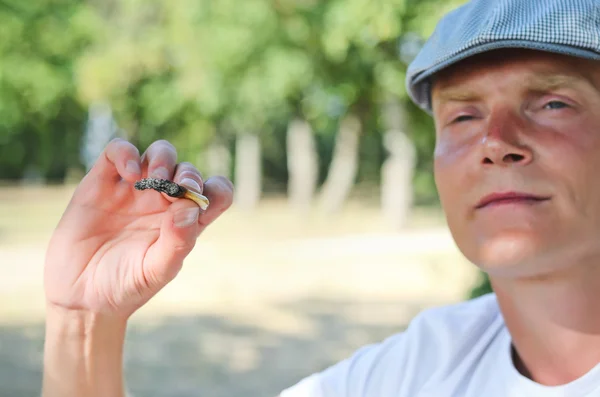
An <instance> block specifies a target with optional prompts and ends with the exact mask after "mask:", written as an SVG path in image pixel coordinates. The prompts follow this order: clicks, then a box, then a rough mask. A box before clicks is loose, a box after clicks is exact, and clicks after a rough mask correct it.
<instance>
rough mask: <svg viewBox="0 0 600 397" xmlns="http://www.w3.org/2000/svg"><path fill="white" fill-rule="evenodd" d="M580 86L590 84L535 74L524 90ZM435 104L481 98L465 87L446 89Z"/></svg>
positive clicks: (570, 77)
mask: <svg viewBox="0 0 600 397" xmlns="http://www.w3.org/2000/svg"><path fill="white" fill-rule="evenodd" d="M582 84H588V85H591V84H592V83H591V82H590V81H589V80H588V79H586V78H584V77H579V76H576V75H571V74H537V75H534V76H532V77H530V78H528V79H527V81H526V82H525V84H524V88H525V89H526V90H527V91H532V92H548V91H553V90H557V89H560V88H572V87H577V86H581V85H582ZM437 97H438V98H437V99H438V100H437V102H439V103H444V102H473V101H476V100H478V99H480V98H481V95H480V94H479V93H477V92H474V91H471V90H469V89H465V87H461V86H457V87H448V88H444V89H441V90H440V91H439V93H438V95H437Z"/></svg>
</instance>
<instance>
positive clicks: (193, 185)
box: [180, 178, 200, 193]
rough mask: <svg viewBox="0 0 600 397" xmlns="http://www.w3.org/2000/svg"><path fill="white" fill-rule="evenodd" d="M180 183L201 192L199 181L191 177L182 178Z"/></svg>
mask: <svg viewBox="0 0 600 397" xmlns="http://www.w3.org/2000/svg"><path fill="white" fill-rule="evenodd" d="M180 185H183V186H185V187H187V188H189V189H191V190H195V191H196V192H198V193H200V185H199V184H198V182H196V181H195V180H193V179H191V178H183V179H182V180H181V183H180Z"/></svg>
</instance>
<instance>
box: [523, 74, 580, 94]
mask: <svg viewBox="0 0 600 397" xmlns="http://www.w3.org/2000/svg"><path fill="white" fill-rule="evenodd" d="M581 84H588V85H589V84H590V82H589V81H588V80H587V79H585V78H583V77H579V76H575V75H570V74H549V75H535V76H533V77H532V78H530V79H528V81H527V83H526V84H525V87H526V88H527V89H528V90H530V91H537V92H545V91H553V90H557V89H560V88H572V87H577V86H581Z"/></svg>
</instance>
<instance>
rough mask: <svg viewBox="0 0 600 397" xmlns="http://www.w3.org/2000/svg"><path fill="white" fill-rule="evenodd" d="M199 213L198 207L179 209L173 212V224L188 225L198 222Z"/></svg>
mask: <svg viewBox="0 0 600 397" xmlns="http://www.w3.org/2000/svg"><path fill="white" fill-rule="evenodd" d="M199 215H200V208H198V207H195V208H187V209H184V210H180V211H178V212H176V213H175V216H174V217H173V224H174V225H175V227H180V228H183V227H188V226H191V225H193V224H194V223H196V222H198V216H199Z"/></svg>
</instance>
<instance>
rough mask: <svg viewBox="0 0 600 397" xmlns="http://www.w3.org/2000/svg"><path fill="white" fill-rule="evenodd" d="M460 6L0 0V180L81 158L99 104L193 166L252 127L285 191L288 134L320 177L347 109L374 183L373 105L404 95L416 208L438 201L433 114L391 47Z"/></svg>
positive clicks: (365, 172)
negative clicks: (309, 144) (417, 97)
mask: <svg viewBox="0 0 600 397" xmlns="http://www.w3.org/2000/svg"><path fill="white" fill-rule="evenodd" d="M459 3H461V1H457V0H451V1H449V0H419V1H417V0H376V1H373V0H308V1H306V0H304V1H298V0H279V1H277V2H273V1H270V0H245V1H239V0H219V1H211V0H178V1H170V0H110V1H102V2H100V1H88V2H84V1H82V0H36V1H19V0H0V37H2V41H1V42H0V178H14V179H17V178H20V177H22V176H23V172H24V170H26V169H27V168H28V167H29V166H31V165H33V166H35V167H36V168H38V169H39V170H41V172H42V173H43V174H44V175H45V176H47V177H51V178H53V179H57V180H60V179H62V177H63V176H64V175H65V173H66V172H67V169H68V168H72V167H75V166H79V156H78V152H79V142H80V140H81V136H82V132H83V129H84V126H85V123H86V116H87V111H86V110H87V108H88V106H89V105H91V104H93V103H95V102H108V103H110V105H111V107H112V108H113V111H114V114H115V117H116V119H117V122H118V124H119V127H121V128H122V129H123V130H124V131H125V133H126V137H127V138H129V139H130V140H132V141H133V142H134V143H135V144H137V145H138V146H139V147H140V149H144V148H145V147H146V146H147V145H148V144H150V143H151V142H152V141H154V140H156V139H159V138H166V139H170V140H172V141H173V142H174V143H175V144H177V145H178V148H179V149H180V152H181V158H182V159H185V160H189V161H196V159H197V156H198V154H199V153H201V151H202V150H203V148H205V147H206V145H207V144H209V143H210V142H211V141H212V140H214V139H217V138H218V139H220V140H223V141H224V142H226V143H227V144H231V143H232V142H233V139H234V138H235V135H236V134H239V133H245V132H259V133H261V139H262V141H263V144H264V156H265V158H264V166H265V178H266V179H265V180H266V181H267V182H268V183H269V184H270V186H284V185H285V179H286V178H287V170H286V158H285V150H283V148H284V146H285V145H284V143H285V131H286V129H287V122H288V121H289V120H290V119H291V118H292V117H296V116H300V117H303V118H305V119H306V120H308V121H309V122H310V123H311V125H312V127H313V129H314V131H315V133H316V135H317V142H318V145H319V147H318V150H319V152H320V154H321V170H320V175H321V180H323V178H324V177H325V175H326V172H327V169H326V167H327V164H329V160H330V157H331V153H332V149H333V144H334V142H335V140H334V136H335V133H336V132H337V126H338V123H339V121H340V119H341V118H342V117H343V116H344V115H345V114H346V113H348V112H352V113H354V114H356V115H357V116H358V117H359V118H360V119H361V121H362V123H363V130H364V136H363V137H361V153H360V161H361V164H360V167H359V175H358V179H359V182H361V181H376V180H378V179H379V169H380V165H381V163H382V161H383V160H384V156H385V153H384V152H383V149H382V147H381V136H382V135H381V134H382V132H383V131H384V129H385V125H383V124H382V122H381V105H382V104H383V103H384V102H385V100H386V98H389V97H390V96H392V97H395V98H398V99H400V101H401V102H402V103H403V104H404V105H405V106H406V108H407V109H408V114H409V128H408V131H409V132H410V135H411V137H412V139H413V140H414V142H415V144H416V146H417V151H418V167H417V168H418V169H417V175H416V177H415V186H416V193H417V202H419V203H436V200H437V195H436V192H435V184H434V182H433V178H432V172H431V171H432V170H431V160H432V157H431V156H432V152H433V145H434V136H433V134H432V132H433V125H432V123H431V120H430V118H429V116H427V115H426V114H425V113H423V112H422V111H421V110H419V109H417V108H416V107H415V106H413V105H412V104H411V103H410V102H409V101H408V100H407V96H406V92H405V84H404V78H405V72H406V66H407V65H406V59H404V58H405V57H403V56H401V54H400V51H399V48H400V43H402V41H403V40H404V38H405V37H408V36H410V35H411V34H414V33H416V34H417V35H420V36H424V35H427V34H429V33H430V31H431V30H432V26H433V25H432V24H433V21H437V19H438V18H439V16H440V15H441V13H442V12H445V11H447V9H449V7H452V6H454V5H456V4H459Z"/></svg>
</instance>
